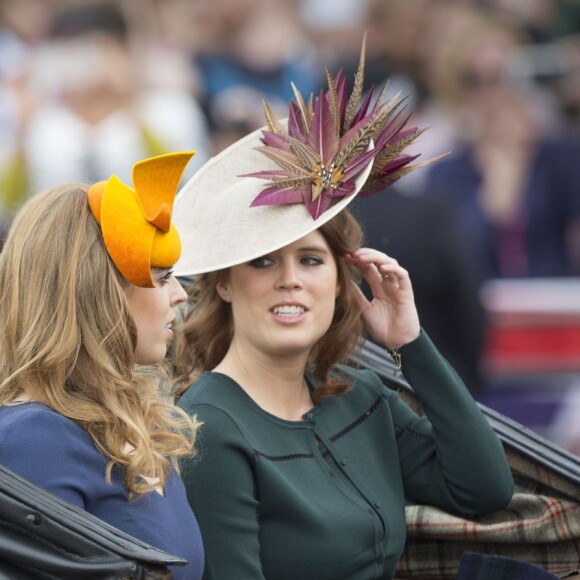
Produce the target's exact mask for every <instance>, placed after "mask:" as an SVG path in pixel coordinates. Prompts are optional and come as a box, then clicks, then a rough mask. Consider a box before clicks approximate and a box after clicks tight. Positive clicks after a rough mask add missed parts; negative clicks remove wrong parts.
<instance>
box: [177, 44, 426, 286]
mask: <svg viewBox="0 0 580 580" xmlns="http://www.w3.org/2000/svg"><path fill="white" fill-rule="evenodd" d="M364 60H365V44H364V41H363V47H362V51H361V56H360V62H359V67H358V71H357V73H356V75H355V79H354V87H353V91H352V93H351V95H350V97H347V86H346V77H345V75H344V73H343V71H342V70H340V71H339V72H338V74H337V75H336V77H333V76H332V75H331V74H330V72H329V71H328V70H327V71H326V76H327V79H328V90H327V91H326V92H324V91H321V92H320V94H319V95H318V96H317V97H316V98H314V96H313V95H310V98H309V100H308V102H305V101H304V99H303V97H302V95H301V94H300V92H299V91H298V90H297V89H296V87H294V85H292V86H293V89H294V95H295V100H291V101H290V107H289V115H288V118H287V119H285V120H284V121H278V120H277V119H276V118H275V117H274V115H273V114H272V111H271V110H270V108H269V106H268V104H267V103H264V109H265V113H266V122H267V125H266V126H265V127H263V128H262V129H259V130H258V131H255V132H253V133H251V134H250V135H247V136H246V137H244V138H242V139H240V140H239V141H237V142H235V143H234V144H233V145H230V146H229V147H228V148H226V149H225V150H224V151H222V152H221V153H220V154H219V155H217V156H216V157H214V158H212V159H210V160H209V161H208V162H207V163H206V164H205V165H204V166H203V167H202V168H201V169H200V170H199V171H198V172H197V173H196V174H195V175H194V176H193V177H192V178H191V179H190V180H189V181H188V182H187V183H186V184H185V185H184V187H183V188H182V189H181V191H180V192H179V193H178V194H177V197H176V200H175V210H176V211H175V224H176V226H177V227H178V229H179V231H180V233H181V236H182V240H183V246H184V251H183V253H182V255H181V258H180V259H179V261H178V262H177V264H176V265H175V273H176V275H177V276H184V277H185V276H192V275H195V274H201V273H204V272H211V271H215V270H221V269H224V268H228V267H231V266H234V265H237V264H241V263H243V262H247V261H249V260H252V259H254V258H257V257H260V256H263V255H265V254H268V253H270V252H274V251H276V250H278V249H280V248H282V247H284V246H286V245H288V244H290V243H292V242H294V241H296V240H298V239H300V238H301V237H303V236H305V235H307V234H309V233H310V232H312V231H314V230H315V229H317V228H319V227H320V226H321V225H323V224H324V223H326V222H327V221H329V220H331V219H332V218H333V217H334V216H335V215H337V214H338V213H339V212H340V211H341V210H342V209H344V208H345V207H346V206H347V205H348V204H349V203H350V202H351V201H352V200H353V199H354V198H355V197H356V196H357V195H359V196H366V195H371V194H373V193H378V192H380V191H383V190H384V189H385V188H386V187H387V186H388V185H390V184H392V183H393V182H394V181H396V180H397V179H399V178H400V177H402V176H403V175H405V174H406V173H408V172H410V171H412V170H414V169H417V168H418V167H421V166H423V165H426V164H428V163H431V162H433V161H435V159H431V160H429V161H426V162H423V163H417V164H414V165H411V163H412V162H413V161H414V160H415V159H416V157H418V155H409V154H407V153H405V149H406V148H407V147H408V146H409V145H410V144H411V143H412V142H413V141H415V139H416V138H417V137H418V136H419V135H420V134H421V133H422V132H423V131H422V130H420V129H417V128H416V127H412V128H407V122H408V120H409V115H403V111H404V107H403V103H404V99H399V95H396V96H395V97H393V98H392V99H390V100H388V101H386V102H384V103H383V102H382V97H383V95H384V91H385V88H386V87H385V88H383V90H382V91H381V92H380V94H379V96H378V98H377V99H374V97H373V90H371V91H370V92H369V93H368V95H367V96H366V97H364V99H363V81H364ZM264 179H267V180H268V181H269V183H267V184H266V185H264Z"/></svg>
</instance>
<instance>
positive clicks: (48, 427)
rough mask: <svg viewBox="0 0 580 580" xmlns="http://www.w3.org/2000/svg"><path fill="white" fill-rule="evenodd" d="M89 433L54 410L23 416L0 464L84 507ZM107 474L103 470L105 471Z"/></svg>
mask: <svg viewBox="0 0 580 580" xmlns="http://www.w3.org/2000/svg"><path fill="white" fill-rule="evenodd" d="M85 438H86V439H87V441H85ZM88 445H92V444H91V442H90V441H88V436H85V435H84V434H80V428H79V427H77V426H76V425H75V424H73V423H72V421H70V420H69V419H66V418H65V417H63V416H61V415H58V414H57V413H54V412H52V411H48V412H36V413H34V414H31V415H27V416H25V417H23V418H22V419H21V420H20V421H18V423H17V424H15V425H14V426H13V428H12V429H11V432H10V439H9V441H5V442H2V444H1V447H2V449H1V451H0V463H2V464H3V465H4V466H6V467H7V468H8V469H10V470H12V471H14V472H15V473H17V474H18V475H20V476H22V477H24V478H25V479H27V480H28V481H30V482H31V483H34V484H36V485H38V486H40V487H42V488H43V489H45V490H46V491H49V492H51V493H53V494H55V495H57V496H58V497H60V498H62V499H65V500H67V501H69V502H70V503H73V504H74V505H76V506H78V507H80V508H83V509H86V508H85V500H86V497H87V494H88V493H90V488H89V487H88V486H87V477H86V473H85V469H86V457H85V454H84V452H85V451H86V449H87V446H88ZM103 477H104V471H103Z"/></svg>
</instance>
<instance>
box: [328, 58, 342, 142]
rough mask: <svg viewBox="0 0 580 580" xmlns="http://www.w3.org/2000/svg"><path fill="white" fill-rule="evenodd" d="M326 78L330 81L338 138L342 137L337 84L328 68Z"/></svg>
mask: <svg viewBox="0 0 580 580" xmlns="http://www.w3.org/2000/svg"><path fill="white" fill-rule="evenodd" d="M325 70H326V78H327V80H328V98H329V105H330V112H331V113H332V120H333V121H334V130H335V132H336V136H337V137H340V109H339V106H338V95H337V94H336V84H335V83H334V78H333V76H332V74H331V73H330V71H329V70H328V69H327V68H326V69H325Z"/></svg>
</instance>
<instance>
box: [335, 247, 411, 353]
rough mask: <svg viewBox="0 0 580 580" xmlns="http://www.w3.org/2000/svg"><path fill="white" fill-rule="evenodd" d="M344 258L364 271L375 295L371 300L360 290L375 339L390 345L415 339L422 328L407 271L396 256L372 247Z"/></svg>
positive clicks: (366, 316)
mask: <svg viewBox="0 0 580 580" xmlns="http://www.w3.org/2000/svg"><path fill="white" fill-rule="evenodd" d="M345 259H346V261H347V262H348V263H349V264H351V265H353V266H355V267H356V268H358V269H359V270H360V271H361V273H362V275H363V277H364V278H365V279H366V281H367V282H368V284H369V287H370V289H371V292H372V294H373V299H372V300H371V301H369V300H368V299H367V298H366V297H365V295H364V294H363V293H362V291H361V290H360V289H358V291H359V298H360V302H361V306H362V315H363V318H364V321H365V324H366V326H367V329H368V331H369V333H370V335H371V336H372V338H373V339H374V340H376V341H377V342H378V343H380V344H383V345H384V346H386V347H387V348H395V347H398V346H402V345H403V344H407V343H409V342H411V341H412V340H415V339H416V338H417V337H418V336H419V333H420V331H421V327H420V324H419V315H418V313H417V307H416V306H415V298H414V296H413V287H412V285H411V279H410V278H409V273H408V272H407V270H405V269H404V268H402V267H401V266H399V263H398V262H397V260H395V259H394V258H391V257H389V256H387V255H386V254H383V253H382V252H379V251H378V250H373V249H370V248H360V249H359V250H356V251H354V252H351V253H350V254H347V255H346V256H345Z"/></svg>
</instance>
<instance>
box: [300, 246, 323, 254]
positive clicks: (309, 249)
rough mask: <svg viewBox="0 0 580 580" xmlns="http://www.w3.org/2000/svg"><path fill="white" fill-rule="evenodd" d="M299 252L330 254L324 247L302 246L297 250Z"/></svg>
mask: <svg viewBox="0 0 580 580" xmlns="http://www.w3.org/2000/svg"><path fill="white" fill-rule="evenodd" d="M298 251H300V252H319V253H321V254H330V251H329V250H328V249H326V248H325V247H324V246H302V247H300V248H298Z"/></svg>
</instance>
